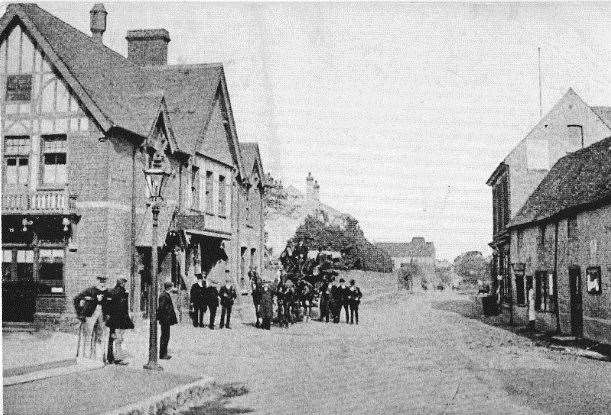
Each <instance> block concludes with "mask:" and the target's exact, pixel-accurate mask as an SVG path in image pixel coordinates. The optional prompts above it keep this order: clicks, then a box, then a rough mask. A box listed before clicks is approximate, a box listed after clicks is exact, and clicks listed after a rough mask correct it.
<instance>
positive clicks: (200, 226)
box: [175, 214, 231, 240]
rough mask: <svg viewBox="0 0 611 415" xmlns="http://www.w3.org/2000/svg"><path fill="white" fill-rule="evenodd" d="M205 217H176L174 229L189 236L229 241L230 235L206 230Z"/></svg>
mask: <svg viewBox="0 0 611 415" xmlns="http://www.w3.org/2000/svg"><path fill="white" fill-rule="evenodd" d="M205 216H206V215H184V214H179V215H176V219H175V228H176V229H177V230H181V231H184V232H186V233H187V234H191V235H199V236H207V237H211V238H220V239H224V240H229V239H231V233H228V232H223V231H219V230H214V229H208V228H206V222H205V220H206V217H205Z"/></svg>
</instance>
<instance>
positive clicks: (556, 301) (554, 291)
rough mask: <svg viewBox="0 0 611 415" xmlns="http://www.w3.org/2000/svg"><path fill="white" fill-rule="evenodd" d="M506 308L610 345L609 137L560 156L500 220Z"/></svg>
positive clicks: (519, 317)
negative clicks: (507, 218) (530, 306)
mask: <svg viewBox="0 0 611 415" xmlns="http://www.w3.org/2000/svg"><path fill="white" fill-rule="evenodd" d="M508 230H509V233H510V241H511V244H510V245H511V250H510V264H511V274H510V275H511V279H510V285H509V291H510V298H511V299H512V301H511V309H510V310H508V312H511V313H513V316H514V319H515V320H516V321H517V322H520V323H525V322H526V321H527V320H528V310H527V301H528V296H527V287H528V286H529V285H530V284H533V287H534V289H535V309H536V310H537V313H536V314H537V318H536V325H537V326H538V328H540V329H544V330H552V331H553V330H558V331H561V332H562V333H567V334H569V333H570V334H572V335H574V336H577V337H582V336H583V337H586V338H589V339H593V340H596V341H600V342H604V343H608V344H611V137H609V138H607V139H604V140H602V141H600V142H598V143H595V144H593V145H591V146H589V147H587V148H584V149H582V150H579V151H577V152H575V153H572V154H569V155H566V156H564V157H562V158H561V159H560V160H558V162H557V163H556V164H555V165H554V166H553V168H552V169H551V170H550V172H549V174H548V175H547V176H546V177H545V178H544V179H543V181H542V182H541V184H540V185H539V186H538V187H537V189H536V190H535V191H534V193H533V194H532V195H531V196H530V197H529V198H528V200H527V201H526V203H525V205H524V206H523V207H522V208H521V209H520V211H519V212H518V213H517V214H516V216H515V217H514V218H513V219H512V220H511V222H510V223H509V225H508Z"/></svg>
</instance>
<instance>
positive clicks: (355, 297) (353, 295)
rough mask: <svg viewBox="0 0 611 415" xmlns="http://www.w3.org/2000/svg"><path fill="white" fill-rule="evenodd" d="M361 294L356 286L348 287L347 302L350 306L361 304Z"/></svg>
mask: <svg viewBox="0 0 611 415" xmlns="http://www.w3.org/2000/svg"><path fill="white" fill-rule="evenodd" d="M362 296H363V293H362V292H361V289H360V288H359V287H357V286H355V285H354V286H351V287H348V302H349V303H351V304H359V303H360V302H361V297H362Z"/></svg>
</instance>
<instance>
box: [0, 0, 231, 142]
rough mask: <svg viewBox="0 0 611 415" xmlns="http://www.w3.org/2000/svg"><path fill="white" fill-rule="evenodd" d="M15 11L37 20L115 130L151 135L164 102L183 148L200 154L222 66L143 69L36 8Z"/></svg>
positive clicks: (25, 6) (11, 7) (14, 6)
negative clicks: (198, 143)
mask: <svg viewBox="0 0 611 415" xmlns="http://www.w3.org/2000/svg"><path fill="white" fill-rule="evenodd" d="M9 12H15V13H17V14H19V15H20V16H25V17H27V18H28V19H29V20H30V21H31V22H32V24H33V25H34V26H35V28H36V30H37V31H38V32H39V33H40V35H41V36H42V37H43V39H44V40H45V41H46V42H47V43H48V45H49V46H50V48H51V49H52V50H53V52H54V53H55V54H57V57H58V58H59V60H60V61H61V63H62V64H63V65H65V66H66V68H67V70H68V72H69V74H70V75H72V76H73V77H74V79H75V80H76V82H77V83H78V84H79V85H80V86H81V87H82V88H83V90H84V92H85V93H86V95H87V96H88V97H89V98H90V99H91V100H92V101H93V103H94V105H95V107H97V109H99V111H100V112H101V113H102V114H103V116H104V117H105V118H106V120H107V121H108V122H109V123H110V125H111V126H116V127H120V128H123V129H125V130H129V131H131V132H134V133H136V134H139V135H141V136H145V137H146V136H148V135H149V133H150V130H151V127H152V125H153V121H154V119H155V117H157V116H158V115H159V111H160V108H161V106H162V100H164V101H165V105H166V108H167V111H168V115H169V117H170V123H171V128H172V130H173V132H174V135H175V138H176V141H177V144H178V148H179V149H180V150H182V151H184V152H186V153H189V154H190V153H192V152H193V151H194V150H195V145H196V141H197V139H198V138H199V137H200V136H201V135H202V132H203V129H204V125H205V123H206V121H207V119H208V116H209V114H210V111H211V108H212V105H213V102H214V98H215V96H216V91H217V88H218V87H219V83H220V82H221V78H222V72H223V67H222V64H199V65H167V66H160V67H140V66H138V65H136V64H134V63H132V62H130V61H129V60H128V59H127V58H125V57H124V56H122V55H120V54H118V53H117V52H115V51H113V50H112V49H110V48H108V47H106V46H104V45H103V44H100V43H98V42H95V41H93V40H92V38H91V37H89V36H88V35H86V34H85V33H83V32H81V31H79V30H77V29H76V28H74V27H72V26H70V25H69V24H67V23H65V22H64V21H62V20H61V19H58V18H57V17H55V16H53V15H52V14H50V13H48V12H46V11H45V10H43V9H41V8H40V7H38V6H37V5H36V4H31V3H23V4H21V3H20V4H11V5H9V7H8V9H7V14H8V13H9Z"/></svg>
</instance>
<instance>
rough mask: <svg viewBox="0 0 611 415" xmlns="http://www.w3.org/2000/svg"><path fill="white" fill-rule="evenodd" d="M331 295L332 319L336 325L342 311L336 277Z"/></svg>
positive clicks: (333, 280)
mask: <svg viewBox="0 0 611 415" xmlns="http://www.w3.org/2000/svg"><path fill="white" fill-rule="evenodd" d="M330 291H331V295H330V296H329V309H330V310H331V318H332V319H333V322H334V323H339V313H340V309H341V303H340V291H339V287H338V286H337V283H336V282H335V277H333V279H332V280H331V289H330Z"/></svg>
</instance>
